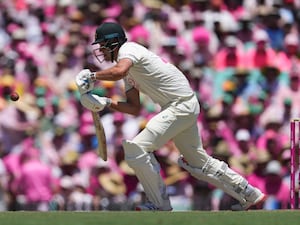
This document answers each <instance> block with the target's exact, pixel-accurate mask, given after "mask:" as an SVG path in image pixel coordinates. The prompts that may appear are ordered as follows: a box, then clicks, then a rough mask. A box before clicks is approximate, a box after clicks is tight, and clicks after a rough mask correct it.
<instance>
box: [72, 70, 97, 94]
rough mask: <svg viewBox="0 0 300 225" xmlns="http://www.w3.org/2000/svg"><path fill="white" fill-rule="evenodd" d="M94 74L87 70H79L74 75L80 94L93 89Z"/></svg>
mask: <svg viewBox="0 0 300 225" xmlns="http://www.w3.org/2000/svg"><path fill="white" fill-rule="evenodd" d="M95 80H96V79H95V74H94V73H92V72H91V71H90V70H89V69H84V70H81V71H80V72H79V73H78V74H77V75H76V79H75V81H76V85H77V88H78V90H79V92H80V94H85V93H87V92H89V91H91V90H92V89H93V88H94V82H95Z"/></svg>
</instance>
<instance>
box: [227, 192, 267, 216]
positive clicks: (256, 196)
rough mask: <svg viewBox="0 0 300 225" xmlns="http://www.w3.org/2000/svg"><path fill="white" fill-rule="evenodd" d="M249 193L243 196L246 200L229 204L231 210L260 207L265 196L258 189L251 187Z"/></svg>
mask: <svg viewBox="0 0 300 225" xmlns="http://www.w3.org/2000/svg"><path fill="white" fill-rule="evenodd" d="M251 189H252V190H251V191H250V193H249V194H248V195H247V196H245V199H246V202H243V203H238V204H235V205H232V206H231V210H232V211H246V210H248V209H262V208H263V204H264V202H265V201H266V199H267V196H266V195H265V194H264V193H262V192H261V191H260V190H259V189H257V188H254V187H251Z"/></svg>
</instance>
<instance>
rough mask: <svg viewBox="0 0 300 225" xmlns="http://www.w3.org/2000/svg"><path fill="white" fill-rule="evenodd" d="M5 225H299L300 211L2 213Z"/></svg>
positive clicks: (2, 220) (0, 219) (1, 217)
mask: <svg viewBox="0 0 300 225" xmlns="http://www.w3.org/2000/svg"><path fill="white" fill-rule="evenodd" d="M0 224H1V225H96V224H97V225H102V224H103V225H110V224H111V225H119V224H123V225H124V224H126V225H127V224H128V225H133V224H138V225H139V224H141V225H148V224H156V225H175V224H182V225H185V224H186V225H194V224H195V225H229V224H230V225H235V224H236V225H248V224H249V225H250V224H251V225H268V224H270V225H286V224H289V225H297V224H300V211H299V210H294V211H291V210H277V211H262V210H253V211H247V212H232V211H218V212H207V211H189V212H131V211H125V212H120V211H118V212H106V211H98V212H24V211H23V212H20V211H18V212H1V213H0Z"/></svg>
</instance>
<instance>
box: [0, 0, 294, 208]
mask: <svg viewBox="0 0 300 225" xmlns="http://www.w3.org/2000/svg"><path fill="white" fill-rule="evenodd" d="M109 20H111V21H117V22H119V23H120V24H121V25H122V26H123V27H124V29H125V30H126V35H127V37H128V40H129V41H135V42H138V43H141V44H143V45H145V46H146V47H148V48H149V49H150V50H152V51H154V52H156V53H158V54H159V55H161V56H163V57H164V59H165V60H168V61H170V62H172V63H174V64H175V65H176V66H177V67H178V68H180V69H181V70H182V71H183V72H184V74H185V75H186V76H187V77H188V79H189V80H190V83H191V85H192V87H193V90H194V91H195V93H196V94H197V96H198V99H199V102H200V103H201V114H200V116H199V120H198V121H199V129H201V130H202V134H203V145H204V147H205V149H206V150H207V151H208V152H209V153H210V154H211V155H213V156H214V157H216V158H220V159H222V160H225V161H226V162H228V164H229V165H230V167H231V168H232V169H234V170H236V171H238V172H239V173H240V174H242V175H243V176H245V177H246V178H247V179H248V181H249V182H250V183H251V184H253V185H254V186H257V187H259V188H260V189H261V190H263V191H264V192H265V193H266V194H267V195H268V199H267V201H266V202H265V204H264V206H263V208H264V209H267V210H273V209H287V208H289V207H290V205H289V188H290V169H289V165H290V149H289V145H290V143H289V137H290V131H289V125H290V120H291V118H299V117H300V105H299V104H300V85H299V84H300V67H299V66H300V59H299V57H300V54H299V53H300V49H299V31H300V1H299V0H210V1H208V0H180V1H179V0H177V1H176V0H164V1H162V0H101V1H97V0H85V1H83V0H82V1H71V0H46V1H43V0H14V1H5V0H0V211H6V210H40V211H47V210H81V211H82V210H131V209H132V208H133V206H134V205H136V204H138V203H140V202H141V201H144V198H145V196H144V195H143V190H142V187H141V186H140V184H139V183H138V181H137V178H136V177H135V175H134V173H133V172H132V170H131V169H130V168H129V167H128V165H127V164H126V162H125V161H124V157H123V150H122V144H121V143H122V140H123V139H131V138H132V137H134V136H135V135H136V134H137V133H138V132H139V131H140V130H141V129H143V127H144V125H145V122H146V121H147V120H148V119H149V118H151V116H152V115H153V113H155V112H157V111H158V110H159V108H158V107H157V106H156V105H155V104H154V103H153V102H151V101H150V100H149V99H148V98H147V97H145V96H141V100H142V103H143V104H144V106H145V107H144V108H145V110H144V111H142V113H141V115H140V116H138V117H133V116H128V115H124V114H120V113H116V112H112V111H109V110H104V111H102V112H101V118H102V122H103V124H104V128H105V131H106V138H107V144H108V161H107V162H104V161H103V160H101V159H100V158H99V157H98V156H97V152H96V149H97V141H96V138H95V128H94V124H93V121H92V117H91V113H90V112H89V111H87V110H85V109H84V108H83V107H82V106H81V104H80V102H79V92H78V90H77V87H76V85H75V83H74V78H75V76H76V74H77V73H78V72H79V71H80V70H82V69H83V68H89V69H91V70H92V71H93V70H96V69H101V68H105V67H107V66H109V63H101V64H100V63H99V62H98V61H97V60H96V58H95V57H94V56H93V48H92V47H93V46H92V45H91V43H92V42H93V40H94V33H95V29H96V28H97V27H98V26H99V25H100V24H101V23H102V22H103V21H109ZM122 85H123V83H122V81H116V82H99V83H98V88H97V90H96V92H97V93H98V94H99V95H101V96H109V97H113V98H116V99H120V100H122V98H123V97H124V96H122V94H121V93H122V90H123V86H122ZM12 91H16V92H17V93H19V95H20V99H19V100H18V101H15V102H13V101H11V100H10V99H9V94H10V93H11V92H12ZM187 141H188V140H187ZM156 156H157V158H158V161H159V162H160V163H161V166H162V168H163V176H164V178H165V182H166V183H167V185H168V192H169V194H170V197H171V203H172V205H173V208H174V210H228V209H230V206H231V205H232V202H234V200H233V199H231V198H230V197H229V196H227V195H226V194H225V193H223V192H222V191H221V190H218V189H216V188H214V187H213V186H210V185H208V184H207V183H205V182H203V183H202V182H199V181H196V180H195V179H194V178H193V177H191V176H190V175H189V174H188V173H187V172H186V171H183V170H182V169H180V168H179V167H178V165H177V163H176V162H177V158H178V156H179V155H178V150H177V149H176V147H175V146H174V144H173V143H172V142H171V141H170V142H169V143H168V144H166V145H165V146H164V147H163V148H161V149H159V150H158V151H157V152H156Z"/></svg>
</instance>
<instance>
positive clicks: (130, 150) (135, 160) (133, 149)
mask: <svg viewBox="0 0 300 225" xmlns="http://www.w3.org/2000/svg"><path fill="white" fill-rule="evenodd" d="M123 148H124V153H125V161H126V162H127V164H128V165H129V166H130V167H132V168H134V167H135V165H136V164H142V163H145V162H146V161H147V160H149V159H150V156H149V154H148V153H147V152H145V151H144V150H143V149H142V148H141V147H140V146H139V145H137V144H136V143H134V142H131V141H128V140H124V141H123Z"/></svg>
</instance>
